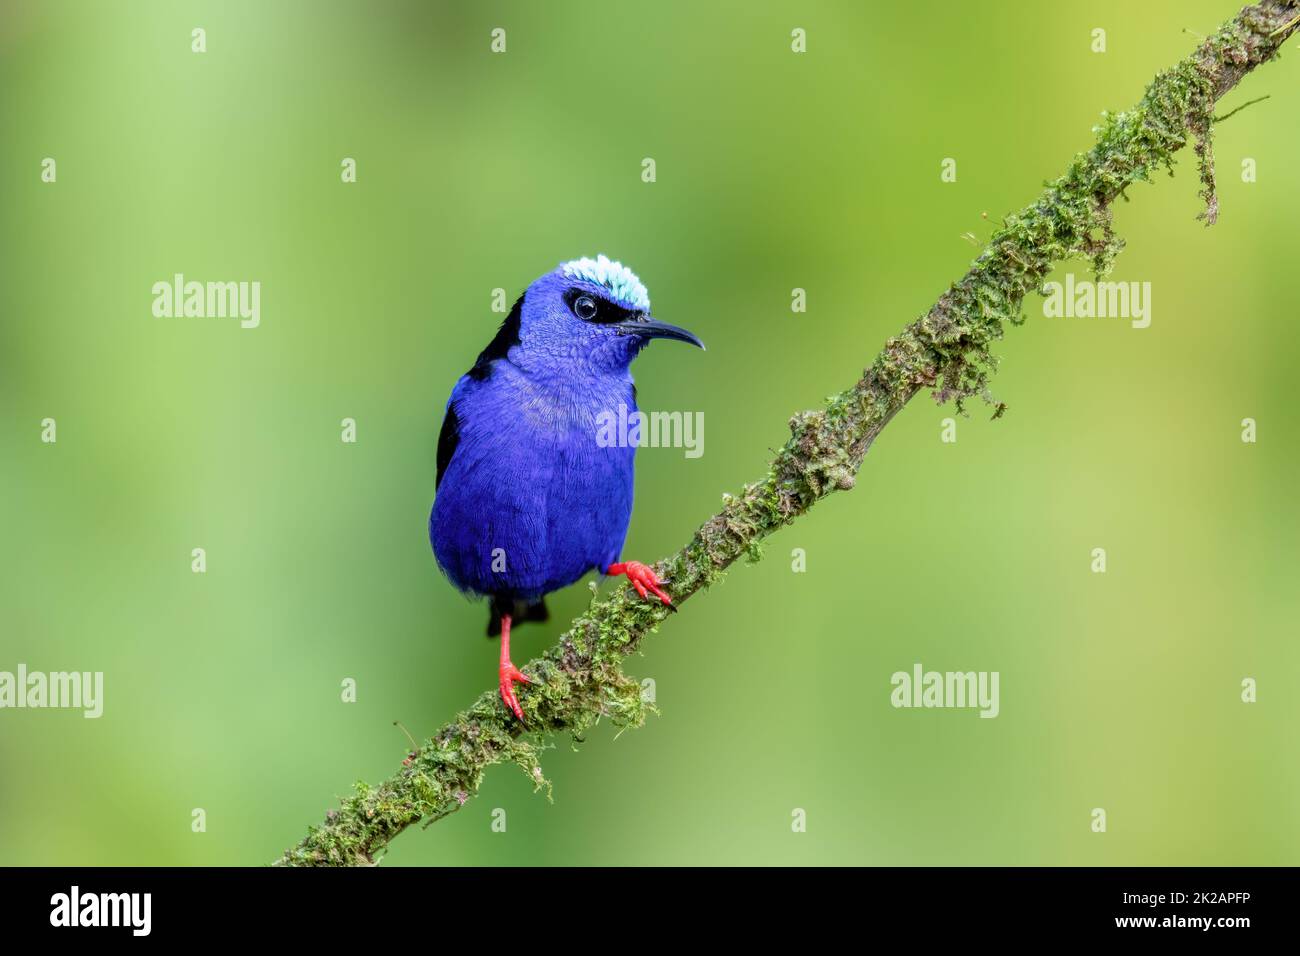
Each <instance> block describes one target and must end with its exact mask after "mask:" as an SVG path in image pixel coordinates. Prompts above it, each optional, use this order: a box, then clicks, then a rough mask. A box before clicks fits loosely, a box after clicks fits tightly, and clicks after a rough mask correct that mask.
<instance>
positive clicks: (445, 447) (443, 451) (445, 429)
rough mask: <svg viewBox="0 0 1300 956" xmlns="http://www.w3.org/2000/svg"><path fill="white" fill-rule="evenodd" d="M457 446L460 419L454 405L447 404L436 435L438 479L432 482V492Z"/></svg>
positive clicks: (440, 481)
mask: <svg viewBox="0 0 1300 956" xmlns="http://www.w3.org/2000/svg"><path fill="white" fill-rule="evenodd" d="M459 444H460V419H459V418H458V417H457V416H456V403H455V402H449V403H448V404H447V414H446V416H445V417H444V418H443V420H442V431H440V432H439V433H438V477H437V478H435V479H434V480H433V490H434V491H437V490H438V486H439V485H440V484H442V473H443V472H444V471H446V470H447V466H448V465H450V464H451V456H452V455H454V454H456V446H457V445H459ZM425 460H426V461H427V460H428V459H425Z"/></svg>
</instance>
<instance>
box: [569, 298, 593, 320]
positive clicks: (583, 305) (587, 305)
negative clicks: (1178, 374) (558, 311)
mask: <svg viewBox="0 0 1300 956" xmlns="http://www.w3.org/2000/svg"><path fill="white" fill-rule="evenodd" d="M573 314H574V315H576V316H577V317H578V318H580V319H582V321H584V322H590V321H591V320H592V319H594V318H595V317H596V300H595V299H593V298H592V297H591V296H589V295H580V296H578V297H577V298H576V299H574V300H573Z"/></svg>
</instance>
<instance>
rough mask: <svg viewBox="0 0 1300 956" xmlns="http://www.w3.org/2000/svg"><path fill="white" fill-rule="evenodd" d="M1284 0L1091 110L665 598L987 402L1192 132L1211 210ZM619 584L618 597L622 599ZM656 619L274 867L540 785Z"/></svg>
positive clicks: (578, 637)
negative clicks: (552, 738) (506, 771)
mask: <svg viewBox="0 0 1300 956" xmlns="http://www.w3.org/2000/svg"><path fill="white" fill-rule="evenodd" d="M1298 10H1300V0H1265V2H1261V3H1256V4H1253V5H1251V6H1248V7H1246V8H1244V9H1243V10H1242V11H1241V12H1240V13H1238V14H1237V16H1235V17H1234V18H1233V19H1232V20H1230V21H1228V22H1227V23H1226V24H1224V26H1223V27H1222V28H1221V29H1220V30H1219V31H1218V32H1217V33H1215V34H1214V35H1213V36H1211V37H1209V38H1208V39H1206V40H1205V41H1204V42H1203V43H1202V44H1201V45H1200V46H1199V47H1198V48H1197V49H1196V51H1195V52H1193V53H1192V55H1191V56H1189V57H1188V58H1187V59H1185V60H1183V61H1182V62H1181V63H1179V64H1178V65H1177V66H1175V67H1173V68H1172V69H1169V70H1166V71H1165V72H1164V73H1161V74H1160V75H1159V76H1157V77H1156V78H1155V80H1153V81H1152V83H1151V85H1150V86H1149V87H1147V90H1146V93H1145V95H1144V96H1143V97H1142V99H1141V101H1140V102H1139V103H1138V104H1137V106H1135V107H1134V108H1133V109H1131V110H1128V111H1126V112H1123V113H1116V114H1109V113H1108V114H1104V121H1103V123H1102V125H1101V126H1099V127H1098V129H1097V142H1096V145H1094V146H1093V148H1092V149H1091V150H1089V151H1088V152H1087V153H1083V154H1080V155H1078V156H1076V157H1075V159H1074V161H1073V162H1072V163H1071V164H1070V167H1069V168H1068V169H1067V170H1066V172H1065V175H1063V176H1061V177H1060V178H1059V179H1057V180H1055V181H1054V182H1051V183H1049V184H1047V186H1046V188H1045V189H1044V191H1043V193H1042V194H1041V195H1040V196H1039V197H1038V199H1036V200H1035V201H1034V202H1033V203H1032V204H1030V205H1029V206H1026V207H1025V208H1024V209H1022V210H1021V211H1020V212H1018V213H1015V214H1013V215H1010V216H1008V217H1007V218H1006V219H1004V220H1003V223H1002V226H1001V228H999V229H998V230H997V231H996V232H995V233H994V235H993V236H992V238H991V239H990V240H989V244H988V246H987V247H986V248H985V249H984V250H983V252H981V254H980V255H979V257H978V258H977V259H976V260H975V261H974V263H973V264H972V265H971V268H970V271H969V272H967V273H966V275H965V276H963V277H962V278H961V279H960V280H959V281H958V282H957V283H955V284H954V285H952V286H951V287H950V288H949V289H948V291H947V292H945V293H944V294H943V295H942V296H941V297H940V299H939V301H938V302H936V303H935V304H934V306H933V307H932V308H931V309H930V311H929V312H927V313H926V314H925V315H923V316H921V318H919V319H918V320H916V321H915V322H913V323H912V324H911V325H910V326H908V327H907V328H906V329H905V330H904V331H903V332H902V333H900V334H899V335H896V336H894V337H893V338H891V339H890V340H889V341H888V342H886V343H885V347H884V350H883V351H882V352H881V353H880V354H879V355H878V356H877V357H876V359H875V362H874V363H873V364H872V365H871V367H870V368H868V369H867V370H866V371H865V372H864V374H863V376H862V378H861V379H860V380H859V381H858V382H857V384H855V385H854V386H853V387H852V388H849V389H847V390H846V391H844V392H841V393H840V394H839V395H836V396H835V397H833V398H831V399H829V400H828V401H827V403H826V406H825V407H824V408H822V409H820V410H818V411H807V412H800V413H799V414H797V415H795V416H794V417H793V418H791V419H790V431H791V437H790V439H789V441H787V442H786V443H785V445H784V446H783V447H782V448H781V450H780V451H779V452H778V453H777V455H776V457H775V458H774V459H773V461H772V463H771V467H770V470H769V471H768V473H767V475H766V477H764V478H763V479H762V480H761V481H759V482H757V483H756V484H752V485H746V486H745V487H744V489H743V490H742V491H741V493H740V494H739V495H736V496H731V495H727V496H725V498H724V502H723V508H722V510H721V511H720V512H718V514H716V515H714V516H713V517H712V518H710V519H709V520H708V521H706V522H705V523H704V524H703V525H702V526H701V527H700V529H699V530H698V531H696V532H695V536H694V537H693V538H692V539H691V541H690V543H689V544H687V545H686V547H684V548H683V549H682V550H681V551H679V552H678V553H677V554H674V555H672V556H671V557H668V558H665V559H664V560H662V561H660V562H659V564H658V565H657V566H656V569H655V570H656V572H657V573H658V574H659V575H660V577H663V578H667V579H669V580H671V581H672V583H673V591H674V595H675V598H676V600H677V601H678V602H679V603H680V602H681V601H684V600H685V599H687V598H689V597H690V596H691V595H692V594H694V593H696V592H697V591H699V590H701V589H702V588H706V587H708V586H709V585H711V584H713V583H714V582H716V581H718V580H719V579H720V578H721V576H722V574H723V572H724V571H725V570H726V568H727V567H729V566H730V565H731V564H732V563H733V562H734V561H735V560H736V559H737V558H740V557H742V556H745V555H748V556H750V557H757V556H758V553H759V552H758V549H759V544H760V542H761V541H762V540H763V539H764V538H766V537H767V536H768V535H769V534H771V533H772V532H773V531H776V530H777V529H778V528H781V527H783V526H785V525H786V524H789V523H790V522H791V521H792V520H793V519H794V518H796V517H797V516H799V515H801V514H803V513H804V512H805V511H807V510H808V509H809V508H811V507H812V506H813V504H815V503H816V502H817V501H819V500H821V499H822V498H824V497H826V496H827V495H829V494H830V493H832V492H834V491H836V490H847V489H849V488H852V487H853V483H854V478H855V476H856V474H857V471H858V468H859V467H860V466H861V464H862V459H863V456H864V455H865V454H866V453H867V450H868V449H869V448H870V447H871V443H872V442H873V441H874V440H875V438H876V436H877V435H879V434H880V431H881V429H883V428H884V427H885V426H886V425H888V424H889V422H890V420H891V419H893V417H894V416H895V415H896V414H897V413H898V412H899V410H900V409H902V408H903V406H904V405H906V404H907V403H908V401H910V400H911V399H912V398H913V396H915V395H916V394H917V393H918V392H920V391H922V390H924V389H929V390H931V393H932V395H933V397H934V398H935V399H936V400H937V401H939V402H946V401H955V402H956V403H957V406H958V408H959V409H960V408H961V407H962V406H963V405H964V404H965V403H966V402H967V401H969V400H970V399H972V398H980V399H982V400H984V401H987V402H989V403H990V404H991V405H992V406H993V409H994V412H993V415H994V417H995V418H996V417H998V416H1000V415H1001V414H1002V412H1003V410H1004V408H1005V406H1004V405H1003V404H1002V403H1000V402H997V401H995V400H994V399H993V398H992V396H991V394H990V392H989V380H990V378H991V376H992V375H993V372H994V371H995V369H996V367H997V359H996V357H995V356H994V355H993V353H992V351H991V347H992V345H993V343H994V342H995V341H996V340H998V339H999V338H1001V336H1002V332H1003V328H1004V324H1005V323H1007V322H1010V323H1012V324H1019V323H1020V322H1022V321H1023V316H1021V314H1020V307H1021V303H1022V301H1023V300H1024V297H1025V296H1026V295H1028V294H1029V293H1030V292H1034V291H1037V290H1039V289H1040V288H1041V286H1042V283H1043V281H1044V279H1045V278H1046V277H1047V275H1048V273H1049V272H1050V271H1051V269H1052V267H1053V265H1054V264H1055V263H1056V262H1058V261H1060V260H1063V259H1068V258H1071V257H1083V258H1087V259H1090V260H1091V262H1092V264H1093V268H1094V269H1095V270H1096V272H1097V274H1098V275H1099V276H1100V275H1104V274H1105V273H1107V272H1108V271H1109V270H1110V267H1111V264H1112V262H1113V261H1114V259H1115V256H1116V255H1118V253H1119V252H1120V250H1121V249H1122V248H1123V242H1122V241H1121V240H1120V239H1119V238H1117V237H1116V235H1115V233H1114V231H1113V230H1112V228H1111V214H1110V208H1111V203H1112V202H1113V201H1114V200H1115V198H1116V197H1117V196H1119V195H1121V194H1122V193H1123V192H1124V190H1125V189H1126V188H1127V187H1129V186H1130V185H1132V184H1133V183H1136V182H1138V181H1140V180H1148V181H1149V179H1150V177H1151V174H1152V173H1153V172H1155V171H1157V170H1160V169H1165V170H1167V171H1169V172H1170V173H1171V174H1172V172H1173V154H1174V153H1175V152H1176V151H1177V150H1179V149H1181V148H1182V147H1183V146H1185V145H1186V144H1187V142H1188V141H1189V140H1192V141H1193V142H1194V150H1195V152H1196V155H1197V159H1198V165H1199V169H1200V177H1201V187H1202V188H1201V196H1202V197H1203V198H1204V200H1205V210H1204V211H1203V212H1202V213H1201V218H1204V219H1206V220H1207V223H1213V222H1214V221H1215V219H1216V217H1217V215H1218V198H1217V196H1216V194H1215V188H1214V159H1213V153H1212V151H1211V144H1210V136H1211V125H1212V123H1213V122H1214V106H1215V103H1216V102H1217V101H1218V100H1219V98H1220V97H1222V96H1223V95H1224V94H1225V93H1227V92H1228V91H1229V90H1231V89H1232V88H1233V87H1234V86H1236V85H1237V83H1238V82H1239V81H1240V80H1241V79H1242V78H1243V77H1244V76H1245V75H1246V74H1248V73H1249V72H1250V71H1251V70H1253V69H1254V68H1255V67H1257V66H1259V65H1260V64H1262V63H1266V62H1268V61H1269V60H1270V59H1272V58H1273V57H1274V56H1276V55H1277V53H1278V51H1279V49H1280V47H1281V45H1282V43H1283V42H1284V41H1285V40H1287V39H1288V38H1290V37H1291V36H1292V35H1293V34H1294V33H1295V32H1296V30H1297V29H1298V28H1300V19H1297V18H1296V13H1297V11H1298ZM629 595H632V596H631V597H629ZM665 616H666V612H665V609H664V608H663V607H662V606H661V605H660V604H659V603H658V602H643V601H641V600H639V599H637V598H636V597H635V595H634V593H633V592H632V591H631V590H630V589H620V590H619V592H618V593H616V594H615V595H614V596H612V597H610V598H609V599H607V600H604V601H599V602H593V604H592V606H591V607H590V608H589V609H588V610H587V612H586V613H584V614H582V615H581V616H580V617H578V618H577V619H576V620H574V622H573V625H572V627H570V629H569V630H568V631H567V632H566V633H565V634H563V635H562V636H561V637H560V640H559V643H558V644H557V645H556V646H555V647H553V648H551V649H550V650H549V651H547V652H546V654H545V655H543V656H542V657H541V658H538V659H537V660H534V661H532V662H531V663H530V664H529V665H528V666H527V668H526V670H527V671H528V673H529V674H530V675H532V676H534V677H535V678H536V681H537V682H536V683H534V684H533V685H530V686H528V687H525V688H522V689H521V693H520V701H521V704H522V706H523V709H524V715H525V723H524V724H522V725H521V724H520V723H519V722H518V721H516V720H515V719H514V718H513V717H511V716H509V715H508V714H507V712H506V710H505V708H504V707H502V706H501V703H500V701H499V700H498V698H497V692H496V690H491V691H488V692H486V693H484V694H483V695H481V696H480V697H479V699H478V700H477V701H476V702H475V703H474V704H473V705H472V706H471V707H470V708H469V709H468V710H465V711H463V712H462V713H460V714H458V715H456V717H455V718H454V719H453V720H452V721H451V722H450V723H449V724H447V725H446V726H445V727H443V728H442V729H441V730H439V731H438V732H437V733H436V734H434V735H433V736H432V737H431V738H430V739H429V740H427V741H425V743H424V744H423V745H422V746H420V748H419V749H418V750H416V751H414V752H413V753H412V754H411V756H410V758H408V760H406V761H405V762H404V765H403V767H402V769H400V770H398V771H397V773H395V774H394V775H393V776H391V777H390V778H388V779H387V780H385V781H384V782H383V783H381V784H379V785H378V786H374V787H372V786H369V785H368V784H365V783H358V784H357V785H356V789H355V792H354V793H353V794H352V795H350V796H349V797H347V798H346V799H344V800H343V801H342V803H341V805H340V807H339V809H337V810H331V811H329V813H328V814H327V816H326V819H325V822H324V823H323V824H321V825H320V826H315V827H312V828H311V829H310V831H309V832H308V835H307V836H306V838H305V839H303V840H302V842H301V843H299V844H298V845H296V846H294V847H292V848H290V849H288V850H286V851H285V853H284V855H283V856H282V857H281V858H280V859H279V860H278V861H277V865H286V866H349V865H367V864H372V863H374V862H375V860H376V855H377V854H378V853H379V852H380V851H382V850H383V849H384V848H385V847H386V846H387V845H388V843H389V841H391V840H392V839H393V838H394V837H395V836H397V834H399V833H401V832H402V831H403V830H404V829H406V828H407V827H408V826H410V825H411V824H413V823H416V822H418V821H420V820H428V821H430V822H432V821H434V820H438V819H440V818H442V817H444V816H446V815H447V814H449V813H451V812H453V811H455V810H457V809H459V808H460V807H461V806H463V805H464V803H465V802H466V801H467V800H468V799H469V798H470V797H472V796H473V795H474V794H475V792H476V791H477V790H478V787H479V784H480V782H481V781H482V778H483V773H484V771H485V770H486V769H487V768H488V767H489V766H491V765H492V764H495V763H500V762H504V761H512V762H514V763H516V764H518V765H519V766H520V767H522V768H523V770H524V771H525V772H526V773H527V774H528V775H529V777H530V778H531V779H532V780H533V781H534V782H535V784H536V785H537V786H538V787H542V786H545V785H546V781H545V778H544V777H543V776H542V770H541V766H540V764H539V762H538V749H537V746H536V745H535V744H534V743H532V742H530V740H529V739H528V738H530V737H535V738H540V736H541V735H544V734H547V733H554V732H558V731H567V732H570V733H575V734H580V733H582V732H583V731H584V730H586V729H587V728H589V727H591V726H592V725H593V724H594V723H596V721H598V720H599V719H600V718H602V717H608V718H610V719H612V720H613V721H614V723H616V724H618V725H621V726H639V725H640V724H641V723H643V721H644V719H645V713H646V710H647V705H646V704H645V703H644V702H643V701H642V699H641V688H640V685H639V684H638V683H637V682H636V681H635V680H633V679H632V678H630V677H628V676H627V675H626V674H624V673H623V670H622V667H621V661H622V659H623V657H624V656H626V655H627V654H630V653H631V652H632V651H634V650H636V648H637V646H638V645H639V644H640V642H641V640H642V639H643V638H644V637H645V635H646V634H647V633H650V632H651V631H653V630H655V629H656V628H657V626H658V624H659V623H660V622H661V621H662V620H663V618H664V617H665Z"/></svg>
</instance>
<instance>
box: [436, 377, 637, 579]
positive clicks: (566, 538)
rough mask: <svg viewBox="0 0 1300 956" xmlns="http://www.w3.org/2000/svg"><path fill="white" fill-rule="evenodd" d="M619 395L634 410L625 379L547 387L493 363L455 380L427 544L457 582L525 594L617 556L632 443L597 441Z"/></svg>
mask: <svg viewBox="0 0 1300 956" xmlns="http://www.w3.org/2000/svg"><path fill="white" fill-rule="evenodd" d="M620 403H621V404H623V405H624V407H625V408H626V410H627V414H631V413H632V412H633V411H635V408H636V405H635V399H634V397H633V393H632V388H631V380H630V378H625V379H611V380H609V381H600V382H593V383H585V384H584V387H583V388H581V389H574V388H566V389H563V390H560V391H558V392H557V391H555V390H554V389H547V388H539V387H537V386H536V385H535V384H534V383H530V382H529V381H528V380H527V379H526V378H524V376H523V375H522V374H521V373H519V372H518V370H517V369H515V368H514V367H513V366H511V365H509V364H508V363H501V364H500V366H499V367H498V368H496V369H494V370H493V372H492V374H491V375H488V376H486V377H482V378H476V377H473V376H465V377H464V378H462V379H461V380H460V381H459V382H458V383H457V385H456V388H455V389H454V390H453V391H452V396H451V400H450V401H449V402H448V414H449V415H454V416H455V418H454V428H455V435H454V441H452V444H453V445H454V450H453V451H451V452H450V453H449V454H447V457H446V460H445V461H444V460H442V459H443V453H442V451H441V450H440V456H439V458H440V460H439V465H440V469H441V477H440V480H439V482H438V489H437V496H436V498H435V500H434V504H433V511H432V514H431V515H430V517H429V538H430V541H431V542H432V544H433V551H434V554H435V556H436V557H437V560H438V564H439V565H440V566H441V568H442V569H443V571H444V572H445V573H446V575H447V577H448V578H449V579H450V580H451V582H452V583H453V584H454V585H455V586H456V587H457V588H459V589H460V590H462V591H466V592H470V593H473V594H480V595H501V596H504V597H511V598H516V599H535V598H538V597H541V596H542V595H543V594H546V593H547V592H550V591H554V590H557V589H559V588H562V587H565V586H567V585H569V584H572V583H573V582H575V581H577V580H578V579H579V578H581V577H582V576H583V575H585V574H586V573H587V572H588V571H590V570H592V569H593V568H595V569H596V570H598V571H604V569H605V568H606V567H607V566H608V565H609V564H610V563H611V562H613V561H616V560H617V559H618V557H619V553H620V552H621V550H622V548H623V542H624V539H625V538H626V537H627V528H628V522H629V520H630V518H631V514H632V492H633V463H634V457H635V454H636V449H635V448H632V447H618V446H617V445H615V446H613V447H602V443H601V442H600V441H598V423H597V416H598V415H600V414H601V413H603V412H613V413H614V414H617V413H618V406H619V404H620ZM447 442H448V438H447V435H446V431H445V429H444V441H443V444H444V445H445V444H446V443H447Z"/></svg>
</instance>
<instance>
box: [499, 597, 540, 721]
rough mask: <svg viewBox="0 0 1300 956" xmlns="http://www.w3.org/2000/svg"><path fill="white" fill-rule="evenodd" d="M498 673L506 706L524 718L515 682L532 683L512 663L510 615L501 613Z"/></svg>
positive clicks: (521, 718)
mask: <svg viewBox="0 0 1300 956" xmlns="http://www.w3.org/2000/svg"><path fill="white" fill-rule="evenodd" d="M497 673H498V675H499V677H500V683H501V700H502V701H503V702H504V703H505V705H506V707H508V708H510V710H511V711H512V712H513V713H514V715H515V716H516V717H518V718H519V719H520V720H523V719H524V712H523V710H522V709H521V708H520V706H519V701H518V700H516V699H515V683H516V682H518V683H520V684H531V683H532V681H530V680H529V679H528V678H527V677H525V676H524V672H523V671H521V670H520V669H519V668H518V667H515V665H514V664H512V663H510V615H509V614H502V615H501V666H500V667H499V668H498V670H497Z"/></svg>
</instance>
